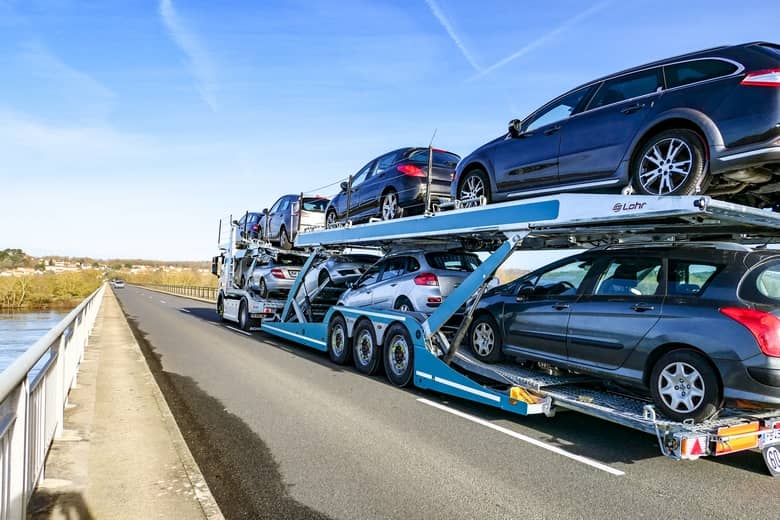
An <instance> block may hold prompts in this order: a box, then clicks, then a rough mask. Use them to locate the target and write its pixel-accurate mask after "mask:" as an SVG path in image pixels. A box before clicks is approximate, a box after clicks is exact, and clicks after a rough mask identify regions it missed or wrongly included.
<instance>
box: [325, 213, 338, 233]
mask: <svg viewBox="0 0 780 520" xmlns="http://www.w3.org/2000/svg"><path fill="white" fill-rule="evenodd" d="M337 220H338V217H337V215H336V210H335V209H329V210H328V213H327V215H325V228H326V229H333V228H335V227H336V226H337V225H338V222H337Z"/></svg>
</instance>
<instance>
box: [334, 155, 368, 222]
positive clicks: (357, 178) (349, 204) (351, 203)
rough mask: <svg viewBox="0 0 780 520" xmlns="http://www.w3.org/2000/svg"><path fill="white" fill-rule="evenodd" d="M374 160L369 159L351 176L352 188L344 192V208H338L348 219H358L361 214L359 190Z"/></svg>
mask: <svg viewBox="0 0 780 520" xmlns="http://www.w3.org/2000/svg"><path fill="white" fill-rule="evenodd" d="M375 164H376V161H371V162H369V163H368V164H366V165H365V166H363V168H361V169H360V171H359V172H357V173H356V174H355V175H353V176H352V185H351V187H352V190H351V192H349V193H344V194H343V197H344V209H343V210H342V208H339V212H341V214H342V215H344V216H345V217H348V218H349V219H353V220H354V219H360V218H362V217H363V216H364V215H363V212H364V210H363V208H362V206H361V190H362V189H363V185H364V184H365V182H366V179H367V178H368V176H369V173H371V172H372V171H373V169H374V166H375Z"/></svg>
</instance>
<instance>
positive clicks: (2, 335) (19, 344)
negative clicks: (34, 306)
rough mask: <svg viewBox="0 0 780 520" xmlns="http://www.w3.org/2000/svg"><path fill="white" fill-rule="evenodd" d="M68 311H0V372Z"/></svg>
mask: <svg viewBox="0 0 780 520" xmlns="http://www.w3.org/2000/svg"><path fill="white" fill-rule="evenodd" d="M68 312H69V311H67V310H64V311H60V310H57V311H40V312H10V313H9V312H0V372H2V371H3V370H5V369H6V367H7V366H8V365H10V364H11V363H12V362H13V361H14V360H15V359H16V358H17V357H19V356H20V355H21V354H22V353H23V352H24V351H25V350H27V349H28V348H29V347H30V346H31V345H32V344H33V343H35V341H36V340H38V338H41V337H42V336H44V335H45V334H46V333H47V332H49V330H51V329H52V328H54V326H55V325H57V323H59V322H60V320H62V318H64V317H65V316H67V314H68Z"/></svg>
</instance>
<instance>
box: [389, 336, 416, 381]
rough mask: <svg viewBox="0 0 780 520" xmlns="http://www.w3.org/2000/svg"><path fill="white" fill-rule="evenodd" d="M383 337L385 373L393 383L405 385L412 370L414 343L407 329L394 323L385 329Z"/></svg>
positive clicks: (410, 378) (409, 378) (409, 379)
mask: <svg viewBox="0 0 780 520" xmlns="http://www.w3.org/2000/svg"><path fill="white" fill-rule="evenodd" d="M385 338H387V339H386V340H385V341H386V342H385V348H384V349H383V353H384V356H385V359H384V364H385V374H387V378H388V379H389V380H390V381H391V382H392V383H393V384H394V385H396V386H401V387H403V386H406V385H408V384H409V382H410V381H411V380H412V373H413V372H414V344H413V343H412V337H411V336H410V335H409V330H407V328H406V327H405V326H404V325H401V324H400V323H396V324H394V325H393V326H392V327H390V329H389V330H388V331H387V333H386V334H385Z"/></svg>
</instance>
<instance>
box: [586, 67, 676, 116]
mask: <svg viewBox="0 0 780 520" xmlns="http://www.w3.org/2000/svg"><path fill="white" fill-rule="evenodd" d="M661 85H662V83H661V74H660V69H649V70H643V71H640V72H635V73H633V74H626V75H625V76H620V77H617V78H614V79H610V80H607V81H605V82H604V83H602V84H601V87H599V89H598V91H597V92H596V94H595V95H594V96H593V99H592V100H591V102H590V105H589V106H588V110H592V109H594V108H599V107H603V106H606V105H611V104H613V103H620V102H621V101H625V100H627V99H631V98H635V97H639V96H645V95H647V94H652V93H653V92H656V91H657V90H658V89H660V88H661Z"/></svg>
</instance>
